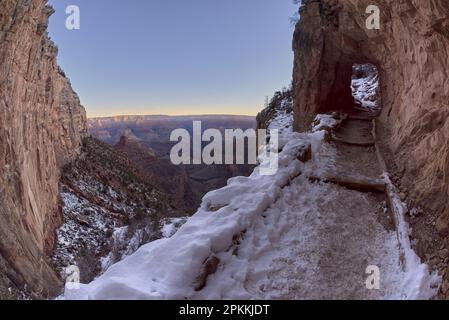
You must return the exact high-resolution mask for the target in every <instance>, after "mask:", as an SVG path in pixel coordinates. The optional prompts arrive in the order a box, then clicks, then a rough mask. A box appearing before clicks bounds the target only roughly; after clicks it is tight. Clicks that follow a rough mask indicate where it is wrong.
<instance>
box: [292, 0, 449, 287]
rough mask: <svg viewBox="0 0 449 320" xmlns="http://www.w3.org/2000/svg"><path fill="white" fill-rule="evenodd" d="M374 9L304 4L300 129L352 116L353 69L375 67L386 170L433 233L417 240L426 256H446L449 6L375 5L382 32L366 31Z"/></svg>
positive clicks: (298, 65)
mask: <svg viewBox="0 0 449 320" xmlns="http://www.w3.org/2000/svg"><path fill="white" fill-rule="evenodd" d="M371 4H373V3H372V2H371V1H369V0H318V1H317V0H306V1H303V6H302V7H301V9H300V13H301V20H300V21H299V23H298V24H297V26H296V31H295V35H294V41H293V47H294V52H295V62H294V72H293V77H294V80H293V90H294V96H295V102H294V111H295V128H296V129H298V130H307V128H308V127H309V125H310V123H311V122H312V121H313V119H314V115H315V114H316V113H317V112H322V111H327V110H331V109H338V110H346V111H348V112H351V110H352V109H353V97H352V93H351V81H352V78H351V77H352V74H353V72H352V68H353V65H354V64H364V63H372V64H374V65H375V66H376V68H377V70H378V72H379V79H380V93H381V95H382V112H381V115H380V118H379V119H378V131H379V139H380V140H381V141H382V146H383V148H384V150H383V151H384V153H385V154H388V153H389V154H390V156H389V157H388V161H387V164H388V170H389V171H390V172H391V173H392V174H393V177H394V182H395V184H396V185H397V187H398V188H399V189H400V190H401V192H402V193H403V194H404V198H405V197H407V198H408V199H410V201H411V202H413V203H412V205H413V206H416V207H420V208H421V209H420V210H422V211H423V212H424V214H423V215H422V216H423V218H421V219H422V220H423V222H422V223H417V225H422V228H421V229H420V230H423V231H424V230H425V229H428V230H430V231H429V232H426V233H424V232H423V233H422V234H426V236H423V235H422V234H421V235H420V234H419V233H417V234H415V236H416V239H417V240H419V242H421V244H420V246H421V247H423V248H427V249H423V250H420V251H421V252H423V253H424V252H425V251H426V250H432V252H427V253H429V254H430V255H431V256H434V255H438V253H437V252H433V251H435V250H433V249H431V248H432V247H433V248H439V247H440V246H443V247H446V248H447V247H448V243H447V240H446V241H443V239H444V238H446V239H447V237H448V235H449V201H448V198H449V174H448V169H449V143H448V142H449V137H448V132H449V105H448V101H449V77H448V76H447V71H446V70H448V59H447V57H448V55H449V2H448V1H446V0H398V1H387V0H380V1H377V2H376V5H377V6H378V7H379V9H380V30H369V29H367V27H366V19H367V18H368V14H366V13H365V12H366V8H367V7H368V5H371ZM413 206H412V207H413ZM424 224H427V225H428V226H427V227H425V226H424ZM439 237H440V238H439ZM423 257H424V256H423ZM443 258H444V259H443V260H442V261H445V259H446V258H448V257H443ZM445 277H446V279H447V280H449V278H448V277H449V273H448V272H446V275H445ZM448 287H449V286H448Z"/></svg>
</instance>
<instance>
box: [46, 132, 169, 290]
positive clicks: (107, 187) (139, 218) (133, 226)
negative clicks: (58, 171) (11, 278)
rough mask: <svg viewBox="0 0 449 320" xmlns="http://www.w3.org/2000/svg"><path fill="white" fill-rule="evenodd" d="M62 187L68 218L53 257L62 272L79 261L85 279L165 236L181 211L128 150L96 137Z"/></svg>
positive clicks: (86, 144)
mask: <svg viewBox="0 0 449 320" xmlns="http://www.w3.org/2000/svg"><path fill="white" fill-rule="evenodd" d="M60 192H61V193H60V194H61V200H62V207H63V213H64V223H63V225H62V226H61V227H60V228H59V229H58V231H57V234H58V241H57V245H56V250H55V252H54V255H53V259H52V260H53V263H54V265H55V267H56V269H57V270H58V271H59V272H60V274H61V277H65V276H66V268H67V267H69V266H72V265H75V266H77V267H78V268H79V269H80V276H81V279H80V280H81V281H83V282H88V281H92V280H93V279H94V277H95V276H97V275H98V274H100V273H101V272H103V271H105V270H106V269H107V268H108V267H109V266H110V265H111V264H113V263H115V262H117V261H120V260H121V259H122V258H123V257H124V256H126V255H129V254H131V253H132V252H134V251H135V250H137V248H139V247H140V246H141V245H143V244H145V243H147V242H150V241H153V240H156V239H159V238H161V237H162V231H163V230H161V228H164V227H165V224H166V222H169V221H167V220H166V219H167V218H169V217H170V215H175V212H174V210H173V209H172V208H171V207H170V204H169V203H170V202H169V201H168V197H167V196H166V194H165V193H164V192H162V191H161V190H160V188H159V186H158V185H157V183H155V181H153V180H152V179H150V178H148V176H147V175H146V174H145V172H142V171H141V170H139V169H138V168H137V167H135V166H134V165H133V163H132V161H131V160H130V159H129V158H128V157H127V156H126V155H125V154H123V153H121V152H119V151H117V150H115V149H114V148H112V147H111V146H108V145H107V144H105V143H103V142H100V141H98V140H96V139H93V138H86V139H85V140H84V143H83V149H82V153H81V156H80V157H79V159H78V160H76V161H75V162H73V163H70V164H68V165H67V166H65V168H64V171H63V176H62V179H61V183H60Z"/></svg>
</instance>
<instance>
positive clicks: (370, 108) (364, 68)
mask: <svg viewBox="0 0 449 320" xmlns="http://www.w3.org/2000/svg"><path fill="white" fill-rule="evenodd" d="M351 92H352V97H353V98H354V104H353V109H354V111H355V112H368V113H369V114H371V115H373V116H377V115H379V114H380V112H381V106H382V104H381V97H380V86H379V72H378V70H377V67H376V66H375V65H373V64H371V63H366V64H354V65H353V66H352V77H351Z"/></svg>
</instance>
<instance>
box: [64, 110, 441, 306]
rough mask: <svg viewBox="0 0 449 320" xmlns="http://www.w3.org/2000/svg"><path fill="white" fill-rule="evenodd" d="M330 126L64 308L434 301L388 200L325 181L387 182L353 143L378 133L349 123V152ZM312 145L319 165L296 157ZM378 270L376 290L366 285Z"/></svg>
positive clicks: (215, 195) (216, 195)
mask: <svg viewBox="0 0 449 320" xmlns="http://www.w3.org/2000/svg"><path fill="white" fill-rule="evenodd" d="M331 118H332V117H331V116H328V115H321V116H319V117H317V121H316V123H315V129H314V131H317V132H314V133H310V134H298V133H291V132H286V133H285V134H284V135H282V136H281V141H280V147H281V148H282V151H281V152H280V154H279V170H278V172H277V173H276V174H275V175H273V176H264V175H261V174H260V167H258V168H256V169H255V171H254V173H253V174H252V175H251V176H250V177H247V178H246V177H237V178H233V179H230V181H229V183H228V186H226V187H225V188H222V189H220V190H216V191H213V192H210V193H208V194H207V195H206V196H205V197H204V199H203V203H202V206H201V208H200V209H199V210H198V212H197V213H196V214H195V215H194V216H192V217H191V218H190V219H189V220H188V221H187V222H186V223H185V224H184V225H183V226H182V227H181V228H180V229H179V230H178V231H177V232H176V233H175V234H174V235H173V236H172V237H170V238H168V239H163V240H158V241H155V242H153V243H150V244H147V245H145V246H143V247H141V248H140V249H139V250H138V251H137V252H136V253H134V254H133V255H131V256H129V257H127V258H126V259H124V260H123V261H121V262H119V263H117V264H115V265H113V266H112V267H110V268H109V269H108V271H107V272H106V273H105V274H104V275H102V276H100V277H99V278H98V279H96V280H95V281H93V282H92V283H90V284H88V285H81V287H80V288H79V289H74V290H66V292H65V298H66V299H429V298H432V297H433V296H434V295H435V293H436V292H437V290H438V283H437V282H438V277H437V276H436V275H430V274H429V272H428V268H427V266H426V265H424V264H421V263H420V261H419V259H418V258H417V256H416V255H415V254H414V252H413V251H412V250H411V248H410V245H409V242H408V236H407V234H408V230H407V226H406V224H401V233H400V235H401V236H400V237H398V233H397V232H396V231H395V229H394V225H395V224H394V223H393V221H391V219H390V218H389V216H390V215H389V214H388V210H387V208H386V202H385V194H383V193H372V192H361V191H355V190H350V189H347V188H345V187H343V186H340V185H339V184H338V183H328V182H326V181H327V180H326V177H328V176H333V177H336V176H337V177H338V176H340V177H341V175H342V174H348V173H350V175H351V176H352V177H357V178H364V179H381V178H382V172H381V170H380V168H378V167H377V162H376V158H375V151H374V149H373V148H372V147H370V146H363V147H361V146H358V145H353V144H352V143H350V144H348V143H345V141H344V140H345V139H347V137H348V136H351V137H354V136H358V137H359V138H360V139H359V141H358V142H363V140H364V139H366V138H367V137H366V136H367V135H366V132H367V131H368V132H369V130H370V128H369V122H368V127H367V124H366V122H363V121H361V122H357V121H352V122H351V121H347V122H345V123H343V125H342V126H341V129H340V131H339V132H337V138H339V140H338V141H339V142H331V143H327V142H324V139H325V133H324V131H320V130H321V129H323V128H324V129H325V128H329V127H335V126H338V125H339V124H340V120H339V119H331ZM353 142H354V141H353ZM309 146H311V147H312V159H311V160H310V161H306V160H307V159H302V158H301V157H298V156H299V155H304V153H305V150H307V149H308V148H309ZM300 159H301V160H302V161H300ZM264 160H266V159H263V158H262V159H261V161H262V164H261V166H263V165H264V164H266V161H264ZM303 161H304V162H303ZM337 180H338V179H337ZM376 181H377V180H376ZM397 205H398V206H400V203H398V204H397ZM211 257H214V258H215V261H216V262H217V261H218V263H217V264H216V265H215V266H214V267H209V268H206V269H209V272H208V274H207V277H206V279H207V281H206V282H205V283H204V286H201V287H198V279H199V277H198V276H199V275H200V274H202V272H203V271H204V269H205V268H204V264H205V261H207V260H208V259H210V258H211ZM217 258H218V259H217ZM408 260H410V261H412V263H408V262H407V261H408ZM373 268H374V269H375V270H377V271H379V274H378V275H379V277H378V280H379V284H380V287H379V288H378V289H376V288H372V287H371V286H367V279H368V278H369V276H370V275H373ZM367 271H369V274H367ZM371 279H372V278H371ZM203 280H204V277H203ZM375 282H376V281H374V282H369V283H370V284H371V285H372V284H373V283H375ZM195 289H196V290H195Z"/></svg>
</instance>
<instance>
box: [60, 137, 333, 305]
mask: <svg viewBox="0 0 449 320" xmlns="http://www.w3.org/2000/svg"><path fill="white" fill-rule="evenodd" d="M323 137H324V134H323V132H318V133H314V134H300V133H290V132H288V133H285V134H284V135H282V136H281V137H280V142H279V146H280V148H281V149H282V151H281V152H280V154H279V170H278V171H277V173H276V174H275V175H272V176H266V175H261V174H260V168H259V167H257V168H256V169H255V170H254V172H253V173H252V174H251V176H249V177H235V178H231V179H229V181H228V185H227V186H226V187H224V188H222V189H219V190H215V191H212V192H209V193H208V194H206V195H205V196H204V198H203V201H202V205H201V207H200V208H199V210H198V211H197V212H196V213H195V214H194V215H193V216H192V217H190V218H189V219H188V221H187V222H186V223H185V224H184V225H183V226H182V227H181V228H180V229H179V230H178V232H176V233H175V234H174V235H173V236H172V237H171V238H168V239H161V240H157V241H154V242H152V243H149V244H147V245H144V246H142V247H141V248H140V249H138V250H137V251H136V252H135V253H134V254H132V255H131V256H129V257H127V258H125V259H124V260H123V261H121V262H118V263H116V264H114V265H113V266H111V267H110V268H109V269H108V270H107V271H106V272H105V273H104V274H103V275H102V276H100V277H99V278H97V279H96V280H94V281H93V282H91V283H90V284H87V285H83V284H81V285H80V287H79V289H68V288H67V289H66V291H65V293H64V298H65V299H68V300H75V299H82V300H86V299H99V300H105V299H109V300H119V299H132V300H135V299H138V300H142V299H185V298H189V297H191V296H193V295H194V293H195V284H194V283H195V280H196V279H197V277H198V275H199V273H200V270H201V268H202V266H203V263H204V262H205V261H206V260H207V259H208V258H209V257H211V256H212V255H214V254H217V253H220V252H225V251H227V250H229V249H230V248H231V247H232V245H233V238H234V236H236V235H239V234H240V233H241V232H243V231H245V230H246V229H248V228H250V227H251V225H252V223H253V221H254V220H255V218H256V217H258V216H260V215H261V214H262V213H263V212H264V211H265V210H266V209H267V208H268V207H269V206H270V205H271V204H272V203H274V202H275V201H276V199H277V198H278V196H279V195H280V193H281V190H282V188H283V187H284V186H285V185H287V184H288V182H289V181H290V180H291V179H292V178H293V177H296V176H298V175H299V174H300V173H301V169H302V166H303V164H302V162H300V161H299V160H298V156H299V153H301V152H304V150H306V149H308V148H309V146H310V145H311V143H312V142H314V143H316V141H320V140H322V139H323ZM261 160H262V161H261V162H263V160H264V159H261Z"/></svg>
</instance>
